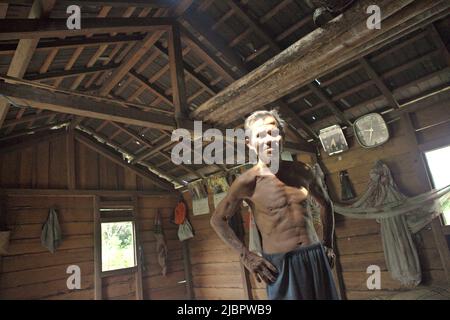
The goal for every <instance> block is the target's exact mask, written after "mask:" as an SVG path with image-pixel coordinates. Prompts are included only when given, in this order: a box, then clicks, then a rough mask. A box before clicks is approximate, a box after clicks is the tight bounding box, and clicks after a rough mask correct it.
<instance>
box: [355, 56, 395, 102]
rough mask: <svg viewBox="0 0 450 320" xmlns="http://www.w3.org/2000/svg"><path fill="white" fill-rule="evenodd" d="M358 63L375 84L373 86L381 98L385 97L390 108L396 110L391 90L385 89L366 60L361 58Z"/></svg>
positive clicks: (384, 85) (385, 86)
mask: <svg viewBox="0 0 450 320" xmlns="http://www.w3.org/2000/svg"><path fill="white" fill-rule="evenodd" d="M358 61H359V63H360V64H361V65H362V67H363V68H364V70H365V71H366V72H367V74H368V75H369V77H370V78H371V79H372V80H373V81H374V82H375V85H376V86H377V88H378V89H379V90H380V91H381V93H382V94H383V96H385V97H386V99H387V101H388V103H389V104H390V107H391V108H395V109H397V108H398V102H397V100H396V99H395V97H394V95H393V94H392V92H391V90H390V89H389V88H388V87H387V85H386V84H385V83H384V82H383V80H381V78H380V76H379V75H378V74H377V73H376V71H375V70H374V69H373V67H372V66H371V65H370V63H369V62H368V61H367V59H366V58H364V57H362V58H360V59H359V60H358Z"/></svg>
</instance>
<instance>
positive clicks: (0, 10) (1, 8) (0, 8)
mask: <svg viewBox="0 0 450 320" xmlns="http://www.w3.org/2000/svg"><path fill="white" fill-rule="evenodd" d="M7 12H8V4H7V3H0V19H4V18H5V17H6V13H7Z"/></svg>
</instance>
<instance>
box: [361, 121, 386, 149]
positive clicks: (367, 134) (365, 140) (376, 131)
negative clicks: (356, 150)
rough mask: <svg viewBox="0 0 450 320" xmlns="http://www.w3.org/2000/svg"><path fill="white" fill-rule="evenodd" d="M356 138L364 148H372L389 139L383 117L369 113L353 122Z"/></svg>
mask: <svg viewBox="0 0 450 320" xmlns="http://www.w3.org/2000/svg"><path fill="white" fill-rule="evenodd" d="M353 130H354V132H355V137H356V140H358V143H359V144H360V145H361V146H362V147H364V148H374V147H378V146H380V145H382V144H383V143H385V142H386V141H388V140H389V130H388V127H387V124H386V121H384V119H383V117H382V116H381V115H380V114H378V113H369V114H366V115H364V116H362V117H360V118H359V119H357V120H356V121H355V122H354V123H353Z"/></svg>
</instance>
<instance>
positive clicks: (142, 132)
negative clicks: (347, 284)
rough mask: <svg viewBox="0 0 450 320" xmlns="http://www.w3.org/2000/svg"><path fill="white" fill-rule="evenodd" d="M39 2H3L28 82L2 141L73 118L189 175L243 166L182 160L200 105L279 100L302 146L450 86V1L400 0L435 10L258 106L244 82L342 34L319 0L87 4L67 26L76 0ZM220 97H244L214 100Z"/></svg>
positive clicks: (120, 148) (134, 155) (77, 125)
mask: <svg viewBox="0 0 450 320" xmlns="http://www.w3.org/2000/svg"><path fill="white" fill-rule="evenodd" d="M38 2H40V1H37V0H35V1H31V0H30V1H25V0H24V1H4V0H1V1H0V74H1V75H3V76H7V77H12V78H14V79H16V80H14V79H13V80H12V78H9V81H8V82H6V83H1V82H0V94H1V95H3V96H4V98H0V141H1V142H2V145H3V146H6V145H8V144H10V143H12V141H16V140H17V139H18V138H19V137H21V136H29V134H30V132H38V131H39V132H41V131H45V130H50V129H51V128H57V127H60V126H66V127H67V128H71V129H77V130H78V131H80V132H82V133H83V134H87V135H90V136H92V137H93V138H94V141H95V143H104V144H105V146H107V147H108V148H110V149H111V151H112V152H116V153H118V154H122V155H127V157H128V158H129V159H130V161H131V165H133V166H145V167H147V168H151V170H152V172H155V173H158V172H159V173H160V174H161V176H163V178H164V179H167V180H169V181H170V182H173V183H175V184H177V185H181V184H184V183H185V181H192V180H195V179H201V178H204V177H205V176H207V175H209V174H212V173H215V172H218V171H226V170H228V169H230V168H231V166H225V165H211V166H207V165H190V166H187V165H180V166H176V165H174V164H173V163H172V162H171V160H170V150H171V146H173V142H171V141H170V135H171V130H172V129H173V128H176V127H177V126H189V125H190V124H189V123H187V122H186V121H185V120H184V117H185V116H187V115H189V114H190V115H191V119H194V118H195V119H207V120H209V122H210V123H211V124H217V125H220V126H222V127H225V126H226V127H237V126H241V125H242V119H243V117H245V115H246V114H248V113H249V112H251V111H252V110H255V109H258V108H269V107H271V106H274V105H276V106H277V107H279V108H280V111H281V112H282V115H283V116H284V117H285V118H286V119H287V120H288V123H289V126H290V130H289V135H288V140H289V141H290V143H291V144H290V146H291V148H292V149H296V150H308V151H314V145H313V143H310V144H308V143H307V142H306V141H308V140H309V141H310V142H311V141H312V142H314V141H316V139H317V132H318V130H319V129H320V128H323V127H325V126H327V125H329V124H334V123H340V124H342V125H347V126H350V125H351V121H352V120H353V119H354V118H355V117H357V116H359V115H361V114H365V113H367V112H370V111H374V110H378V111H379V110H385V109H386V108H387V107H393V108H398V107H399V106H401V105H402V104H403V103H405V102H407V101H409V100H411V99H416V98H417V97H419V96H421V95H424V94H429V93H430V92H433V91H436V90H442V88H443V87H445V86H448V83H449V82H450V71H449V69H450V64H449V53H448V47H449V44H448V42H446V41H448V40H444V39H449V38H450V37H449V36H450V31H449V29H448V25H449V17H448V13H449V10H448V6H449V5H448V2H447V3H446V2H445V1H432V2H430V1H403V0H398V1H393V2H396V3H398V4H399V5H398V8H397V7H396V10H397V11H396V12H398V13H399V14H403V13H404V12H406V10H407V9H408V10H412V9H411V8H412V6H416V7H418V8H419V7H420V8H422V13H423V15H424V16H423V19H422V20H419V19H418V18H416V19H415V20H414V23H412V22H411V23H410V26H411V28H409V29H405V28H404V29H405V30H403V29H402V32H401V33H398V34H396V37H390V38H387V37H386V41H382V42H379V43H378V46H374V47H373V48H371V50H368V51H367V50H366V51H362V53H364V54H362V55H359V56H357V57H356V58H351V57H350V55H348V57H347V58H346V57H345V56H339V59H337V57H338V56H336V59H337V60H339V61H340V63H339V64H338V63H330V65H328V66H326V67H324V68H323V70H325V71H324V72H320V74H317V75H316V74H312V73H311V74H308V75H307V76H305V75H303V74H300V78H304V80H305V81H306V82H305V81H303V80H302V81H297V82H298V83H295V84H294V85H293V86H291V87H290V88H289V90H284V91H283V90H281V91H280V93H279V94H277V95H275V96H273V97H274V98H273V99H268V100H267V101H269V100H270V102H271V103H259V104H256V103H255V104H244V105H241V104H239V103H237V104H234V103H235V101H238V102H239V101H245V99H248V98H247V96H246V95H249V94H251V92H252V91H251V90H250V88H251V87H248V88H249V89H248V90H244V91H235V94H234V95H233V91H232V90H231V89H234V88H238V90H242V88H244V87H245V86H244V87H236V85H239V83H241V84H242V83H243V82H241V81H239V82H235V81H236V80H238V79H240V78H242V79H250V80H252V81H253V80H254V79H255V75H258V72H260V71H261V70H263V71H264V70H265V69H264V68H266V70H269V72H272V71H273V70H272V69H267V68H270V66H271V65H272V66H273V65H274V61H277V60H276V59H277V57H275V56H277V55H278V54H280V53H282V52H283V53H286V52H288V53H289V50H286V51H283V50H285V49H286V48H288V47H290V46H291V45H293V44H294V43H296V42H297V41H299V40H302V41H308V37H309V38H311V35H315V36H316V37H325V38H326V32H334V31H335V30H333V29H329V30H326V29H325V28H324V29H317V28H316V27H315V25H314V23H313V21H312V12H313V8H311V7H309V6H308V4H307V1H303V0H283V1H273V0H271V1H269V0H258V1H256V0H255V1H253V0H250V1H249V0H247V1H245V0H243V1H237V0H221V1H219V0H216V1H213V0H204V1H192V0H191V1H188V0H179V1H175V0H154V1H77V3H78V4H80V6H81V11H82V17H83V18H82V29H81V30H79V31H77V32H74V31H73V30H67V28H66V27H65V19H66V18H67V14H66V11H65V9H66V7H67V5H68V4H72V1H63V0H49V1H44V0H43V1H42V3H43V4H44V5H43V6H39V5H37V4H38ZM357 2H358V1H357ZM363 2H364V1H362V3H363ZM380 2H383V3H384V2H386V1H380ZM357 5H358V4H357ZM357 5H356V6H354V7H351V8H350V9H349V11H350V10H356V9H355V8H357ZM392 7H395V6H392ZM399 8H402V10H403V11H402V10H400V9H399ZM392 10H394V9H392ZM416 10H418V9H416ZM414 12H415V11H411V12H406V13H408V14H413V13H414ZM425 13H426V14H427V15H425ZM344 16H345V15H344ZM30 18H40V19H39V20H32V19H30ZM37 21H39V23H38V22H37ZM408 21H409V20H408ZM408 21H407V22H408ZM387 22H389V21H387ZM30 37H32V38H30ZM369 37H372V36H369ZM325 38H324V39H325ZM315 41H316V42H315V43H319V42H320V38H318V39H316V40H315ZM300 49H301V48H300ZM283 53H282V54H283ZM274 57H275V58H274ZM294 58H295V59H298V61H302V59H304V57H303V56H301V55H299V54H298V55H297V56H295V57H294ZM274 59H275V60H274ZM330 59H333V56H330ZM288 72H290V73H293V72H296V70H288ZM312 76H313V78H311V77H312ZM243 77H244V78H243ZM18 78H20V79H24V80H22V81H17V79H18ZM183 78H184V80H183ZM246 83H247V82H246ZM248 83H250V82H248ZM227 88H228V89H227ZM411 88H412V89H411ZM414 88H416V89H414ZM417 89H418V90H417ZM219 92H221V94H220V95H218V94H219ZM229 92H231V94H228V96H227V93H229ZM236 92H238V93H239V95H236ZM224 96H227V97H232V99H237V100H232V99H230V100H226V99H228V98H226V99H225V100H223V97H224ZM249 97H250V98H251V96H249ZM219 99H222V100H219ZM251 99H253V98H251ZM214 101H216V102H220V101H221V102H222V105H220V103H219V104H217V106H218V107H221V106H223V105H225V103H232V104H233V105H234V106H233V107H232V108H225V109H224V108H215V107H214V108H210V107H209V106H210V105H212V104H211V103H212V102H214ZM255 101H256V100H255ZM200 111H202V112H200Z"/></svg>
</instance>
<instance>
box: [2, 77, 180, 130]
mask: <svg viewBox="0 0 450 320" xmlns="http://www.w3.org/2000/svg"><path fill="white" fill-rule="evenodd" d="M0 94H1V95H3V96H6V97H9V98H10V99H12V100H13V101H14V100H17V101H16V102H15V103H16V104H17V105H21V104H22V103H23V101H25V103H28V104H29V105H30V106H32V107H34V108H36V109H43V110H52V111H56V112H60V113H68V114H73V115H77V116H83V117H89V118H95V119H102V120H110V121H117V122H121V123H126V124H131V125H137V126H141V127H148V128H156V129H166V130H171V129H173V128H174V121H173V119H171V118H169V117H167V116H163V115H160V114H155V113H150V112H143V111H141V110H138V109H135V108H124V107H122V106H121V105H119V104H114V103H108V102H99V101H96V100H94V99H90V98H85V97H81V96H75V95H67V94H62V93H59V92H52V91H50V90H45V89H40V88H30V87H29V86H26V85H19V84H17V85H12V84H9V83H5V82H0ZM6 101H8V100H6Z"/></svg>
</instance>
